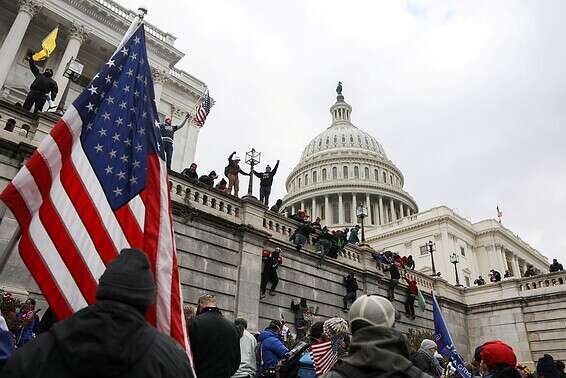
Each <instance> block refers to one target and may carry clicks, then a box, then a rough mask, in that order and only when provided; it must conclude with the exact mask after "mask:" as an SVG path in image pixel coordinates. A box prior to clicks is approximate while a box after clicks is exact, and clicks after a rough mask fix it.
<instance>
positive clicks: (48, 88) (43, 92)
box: [22, 53, 59, 113]
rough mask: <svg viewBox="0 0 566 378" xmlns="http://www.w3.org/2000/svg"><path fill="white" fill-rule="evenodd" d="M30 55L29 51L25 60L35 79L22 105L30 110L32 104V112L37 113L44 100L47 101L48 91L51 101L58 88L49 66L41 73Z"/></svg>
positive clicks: (40, 109) (41, 107)
mask: <svg viewBox="0 0 566 378" xmlns="http://www.w3.org/2000/svg"><path fill="white" fill-rule="evenodd" d="M32 55H33V54H32V53H30V54H29V55H28V57H27V60H28V62H29V69H30V70H31V72H32V73H33V76H35V80H34V81H33V83H31V86H30V88H29V92H28V94H27V96H26V100H25V101H24V105H23V106H22V107H23V108H24V109H25V110H27V111H31V107H32V106H33V107H34V108H33V112H34V113H37V112H40V111H42V110H43V106H44V105H45V101H47V96H49V93H51V97H50V98H51V100H52V101H53V100H55V97H56V96H57V92H58V90H59V89H58V87H57V82H56V81H55V80H53V70H52V69H51V68H47V69H45V71H43V73H39V69H38V68H37V66H36V65H35V63H34V61H33V59H32Z"/></svg>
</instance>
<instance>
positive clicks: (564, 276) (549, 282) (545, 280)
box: [518, 271, 566, 291]
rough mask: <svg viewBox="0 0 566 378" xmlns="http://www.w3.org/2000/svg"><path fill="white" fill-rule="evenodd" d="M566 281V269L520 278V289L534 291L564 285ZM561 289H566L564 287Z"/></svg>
mask: <svg viewBox="0 0 566 378" xmlns="http://www.w3.org/2000/svg"><path fill="white" fill-rule="evenodd" d="M565 283H566V271H562V272H555V273H548V274H541V275H538V276H534V277H525V278H522V279H521V280H519V282H518V288H519V291H533V290H540V289H545V288H549V287H555V286H562V285H564V284H565ZM561 289H566V287H564V286H563V287H562V288H561Z"/></svg>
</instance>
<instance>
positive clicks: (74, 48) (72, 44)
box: [53, 22, 88, 103]
mask: <svg viewBox="0 0 566 378" xmlns="http://www.w3.org/2000/svg"><path fill="white" fill-rule="evenodd" d="M87 38H88V32H87V30H86V28H85V27H84V25H81V24H78V23H76V22H73V24H72V25H71V28H70V29H69V40H68V41H67V46H66V47H65V52H64V53H63V57H61V60H60V61H59V66H57V69H56V70H55V74H54V75H53V80H55V81H56V82H57V87H59V96H61V94H62V93H63V91H64V90H65V88H66V87H67V83H68V82H69V78H68V77H65V76H64V75H63V74H64V73H65V69H66V68H67V64H68V63H69V61H70V60H71V59H73V58H74V59H76V58H77V56H78V55H79V49H80V48H81V45H82V44H83V42H85V41H86V40H87ZM56 102H57V103H58V102H59V101H56Z"/></svg>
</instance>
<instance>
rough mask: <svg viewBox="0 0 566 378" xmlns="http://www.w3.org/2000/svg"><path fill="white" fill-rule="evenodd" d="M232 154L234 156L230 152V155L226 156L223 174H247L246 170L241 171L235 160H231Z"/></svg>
mask: <svg viewBox="0 0 566 378" xmlns="http://www.w3.org/2000/svg"><path fill="white" fill-rule="evenodd" d="M232 156H234V153H231V154H230V156H228V165H227V166H226V168H224V174H225V175H226V176H230V175H237V174H238V173H241V174H243V175H248V174H247V173H246V172H244V171H242V169H241V168H240V165H239V164H237V163H236V160H232Z"/></svg>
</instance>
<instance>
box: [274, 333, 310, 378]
mask: <svg viewBox="0 0 566 378" xmlns="http://www.w3.org/2000/svg"><path fill="white" fill-rule="evenodd" d="M310 346H311V345H310V344H309V343H306V342H304V341H300V342H299V343H298V344H297V345H295V347H294V348H293V349H291V350H290V351H289V352H288V353H287V354H286V355H285V357H283V358H282V359H281V361H279V363H278V364H277V367H276V371H277V377H278V378H295V377H296V376H297V373H298V372H299V360H300V359H301V356H302V355H303V353H304V352H305V351H306V350H307V349H309V348H310Z"/></svg>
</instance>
